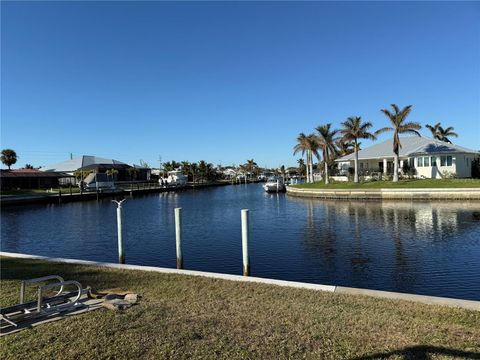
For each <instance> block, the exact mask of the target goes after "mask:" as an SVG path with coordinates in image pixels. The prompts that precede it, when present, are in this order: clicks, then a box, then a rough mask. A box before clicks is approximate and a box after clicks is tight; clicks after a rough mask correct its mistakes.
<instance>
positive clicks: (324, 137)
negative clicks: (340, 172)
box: [315, 123, 338, 184]
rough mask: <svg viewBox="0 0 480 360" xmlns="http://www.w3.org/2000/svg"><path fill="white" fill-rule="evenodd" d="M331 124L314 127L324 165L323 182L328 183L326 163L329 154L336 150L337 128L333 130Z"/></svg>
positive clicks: (328, 159)
mask: <svg viewBox="0 0 480 360" xmlns="http://www.w3.org/2000/svg"><path fill="white" fill-rule="evenodd" d="M331 127H332V124H331V123H329V124H326V125H320V126H318V127H316V128H315V130H317V133H318V134H317V142H318V145H319V147H320V149H322V157H323V162H324V167H325V184H328V183H329V180H328V163H329V161H330V155H332V154H335V153H336V152H337V148H336V146H335V143H336V141H337V140H338V139H337V138H336V136H337V133H338V130H333V129H332V128H331Z"/></svg>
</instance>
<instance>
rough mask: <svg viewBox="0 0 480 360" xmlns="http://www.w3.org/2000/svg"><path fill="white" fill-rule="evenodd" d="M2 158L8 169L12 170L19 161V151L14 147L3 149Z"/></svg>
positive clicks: (0, 158)
mask: <svg viewBox="0 0 480 360" xmlns="http://www.w3.org/2000/svg"><path fill="white" fill-rule="evenodd" d="M0 160H1V161H2V163H3V164H4V165H7V166H8V170H10V167H11V166H12V165H14V164H15V163H16V162H17V160H18V156H17V153H16V152H15V151H14V150H12V149H3V150H2V156H1V157H0Z"/></svg>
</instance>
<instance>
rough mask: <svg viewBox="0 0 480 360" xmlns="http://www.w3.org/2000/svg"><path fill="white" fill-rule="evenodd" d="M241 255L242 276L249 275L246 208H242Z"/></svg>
mask: <svg viewBox="0 0 480 360" xmlns="http://www.w3.org/2000/svg"><path fill="white" fill-rule="evenodd" d="M242 255H243V276H249V275H250V263H249V259H248V209H242Z"/></svg>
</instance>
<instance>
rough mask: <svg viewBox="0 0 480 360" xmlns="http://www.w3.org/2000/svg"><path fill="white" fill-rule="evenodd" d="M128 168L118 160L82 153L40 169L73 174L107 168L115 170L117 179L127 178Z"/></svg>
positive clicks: (97, 171)
mask: <svg viewBox="0 0 480 360" xmlns="http://www.w3.org/2000/svg"><path fill="white" fill-rule="evenodd" d="M129 168H130V166H129V165H128V164H125V163H123V162H121V161H118V160H113V159H105V158H101V157H98V156H88V155H83V156H79V157H76V158H73V159H70V160H67V161H63V162H61V163H58V164H55V165H51V166H45V167H42V168H41V169H40V170H42V171H54V172H64V173H68V174H70V175H74V173H75V172H77V171H86V172H88V171H92V172H96V173H106V172H107V171H108V170H112V169H114V170H116V172H115V178H116V179H117V180H129V174H128V172H127V170H128V169H129Z"/></svg>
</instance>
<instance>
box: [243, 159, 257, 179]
mask: <svg viewBox="0 0 480 360" xmlns="http://www.w3.org/2000/svg"><path fill="white" fill-rule="evenodd" d="M256 167H257V163H256V162H255V161H254V160H253V159H250V160H247V163H246V164H245V169H246V170H247V173H250V174H252V173H253V172H254V170H255V168H256ZM245 176H246V174H245Z"/></svg>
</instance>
